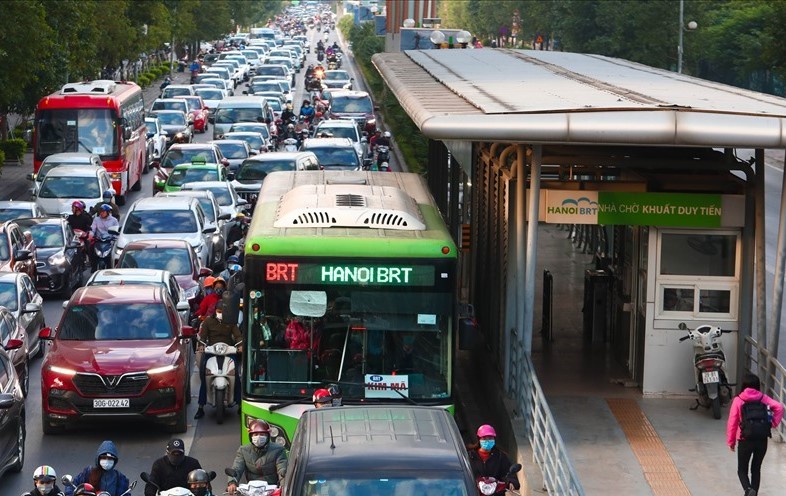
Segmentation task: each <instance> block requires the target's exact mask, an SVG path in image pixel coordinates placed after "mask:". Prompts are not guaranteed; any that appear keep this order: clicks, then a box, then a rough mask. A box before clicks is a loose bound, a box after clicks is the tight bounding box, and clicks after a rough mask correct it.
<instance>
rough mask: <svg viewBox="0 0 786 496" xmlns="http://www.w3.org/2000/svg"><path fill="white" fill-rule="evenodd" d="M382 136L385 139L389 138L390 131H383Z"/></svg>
mask: <svg viewBox="0 0 786 496" xmlns="http://www.w3.org/2000/svg"><path fill="white" fill-rule="evenodd" d="M382 136H384V137H386V138H390V131H385V134H383V135H382Z"/></svg>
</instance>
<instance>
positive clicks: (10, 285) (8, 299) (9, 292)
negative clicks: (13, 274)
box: [0, 282, 18, 312]
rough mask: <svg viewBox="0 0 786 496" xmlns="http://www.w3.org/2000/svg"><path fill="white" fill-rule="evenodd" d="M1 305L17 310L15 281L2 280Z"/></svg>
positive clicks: (0, 284)
mask: <svg viewBox="0 0 786 496" xmlns="http://www.w3.org/2000/svg"><path fill="white" fill-rule="evenodd" d="M0 306H3V307H6V308H7V309H9V310H11V311H12V312H15V311H16V310H17V308H18V307H17V304H16V283H15V282H0Z"/></svg>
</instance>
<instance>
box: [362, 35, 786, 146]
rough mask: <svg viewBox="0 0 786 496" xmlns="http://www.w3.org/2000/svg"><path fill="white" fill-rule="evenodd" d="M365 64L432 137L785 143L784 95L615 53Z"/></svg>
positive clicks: (389, 57)
mask: <svg viewBox="0 0 786 496" xmlns="http://www.w3.org/2000/svg"><path fill="white" fill-rule="evenodd" d="M372 60H373V63H374V65H375V66H376V67H377V69H378V70H379V72H380V74H381V75H382V77H383V78H384V79H385V82H386V83H387V84H388V86H389V87H390V88H391V90H392V91H393V93H394V94H395V95H396V97H397V98H398V99H399V101H400V103H401V105H402V106H403V108H404V109H405V110H406V112H407V113H408V114H409V116H410V117H411V118H412V120H413V121H414V122H415V124H416V125H417V126H418V127H419V128H420V129H421V131H422V132H423V134H425V135H426V136H427V137H429V138H432V139H435V140H469V141H502V142H524V143H541V144H550V143H553V144H594V145H598V144H603V145H613V144H619V145H642V146H700V147H707V146H709V147H724V148H784V147H786V99H784V98H780V97H776V96H772V95H767V94H763V93H757V92H754V91H749V90H744V89H741V88H735V87H733V86H727V85H724V84H720V83H714V82H711V81H706V80H703V79H697V78H694V77H690V76H686V75H683V74H677V73H675V72H669V71H666V70H662V69H656V68H653V67H648V66H645V65H641V64H637V63H634V62H629V61H626V60H622V59H615V58H610V57H604V56H600V55H590V54H577V53H567V52H551V51H535V50H511V49H480V50H473V49H464V50H461V49H455V50H410V51H406V52H401V53H380V54H376V55H374V57H373V59H372Z"/></svg>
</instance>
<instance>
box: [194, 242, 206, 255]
mask: <svg viewBox="0 0 786 496" xmlns="http://www.w3.org/2000/svg"><path fill="white" fill-rule="evenodd" d="M203 251H205V245H202V244H201V245H199V246H197V247H196V252H197V253H200V254H201V253H202V252H203Z"/></svg>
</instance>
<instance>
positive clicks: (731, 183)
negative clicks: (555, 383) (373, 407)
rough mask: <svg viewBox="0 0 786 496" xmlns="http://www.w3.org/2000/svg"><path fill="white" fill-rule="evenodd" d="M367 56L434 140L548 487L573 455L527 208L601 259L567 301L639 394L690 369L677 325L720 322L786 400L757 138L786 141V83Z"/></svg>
mask: <svg viewBox="0 0 786 496" xmlns="http://www.w3.org/2000/svg"><path fill="white" fill-rule="evenodd" d="M372 60H373V63H374V65H375V66H376V68H377V70H378V71H379V72H380V74H381V75H382V77H383V78H384V80H385V82H386V84H387V86H388V87H389V88H390V90H391V91H392V92H393V93H394V94H395V95H396V97H397V98H398V100H399V102H400V104H401V105H402V107H403V108H404V109H405V110H406V112H407V113H408V115H409V116H410V117H411V118H412V120H413V122H414V123H415V124H416V125H417V126H418V127H419V128H420V130H421V132H422V133H423V134H424V135H425V136H426V137H427V138H428V139H429V140H430V141H429V163H428V164H427V175H428V182H429V185H430V187H431V189H432V193H433V194H434V196H435V197H436V199H437V202H438V203H439V205H440V208H441V209H442V212H443V215H444V216H445V217H446V220H447V221H448V224H449V226H450V227H451V229H452V231H453V232H454V234H455V236H456V238H457V239H461V235H462V233H464V234H465V235H467V236H466V237H467V239H466V240H465V242H464V247H465V249H466V250H465V252H464V259H463V260H462V270H463V282H464V286H463V287H462V296H463V299H464V302H465V303H470V304H472V305H473V306H474V309H475V314H476V317H477V319H478V321H479V323H480V328H481V329H482V333H483V338H484V341H485V343H486V345H487V346H488V347H489V348H490V349H491V352H492V353H493V354H494V356H495V358H496V360H495V362H496V363H498V364H499V370H498V371H497V372H498V374H497V379H498V381H499V383H501V384H502V389H503V390H504V392H505V393H506V394H507V396H508V397H509V398H511V401H512V406H510V405H507V406H508V408H509V410H511V418H514V417H516V418H520V419H521V420H522V421H523V423H524V425H525V429H526V433H527V437H528V441H529V443H530V445H531V447H532V451H533V456H534V458H535V461H536V462H538V464H539V465H540V467H541V470H542V471H543V472H544V480H545V482H544V486H546V488H547V489H549V491H556V494H570V493H576V491H575V486H573V483H572V482H571V475H570V471H571V470H570V462H569V460H567V458H562V456H563V454H561V453H559V450H558V449H557V450H556V451H555V450H553V449H550V448H549V446H552V445H554V443H555V440H556V444H557V445H558V444H559V434H558V433H550V429H551V426H550V425H553V422H550V421H549V416H550V413H549V410H548V406H547V405H545V404H544V402H545V399H544V398H543V397H542V394H541V393H542V392H539V391H540V388H539V385H538V379H537V377H536V376H535V372H534V369H533V367H532V363H531V360H530V356H531V351H532V342H533V327H534V318H535V314H536V310H535V301H536V298H535V296H536V295H535V288H536V278H539V277H540V274H536V260H537V257H538V253H537V246H538V227H539V225H544V224H559V225H562V226H571V227H570V228H571V229H577V230H578V229H580V230H581V232H583V233H586V236H587V239H589V240H590V242H589V244H590V249H591V250H592V253H593V254H594V255H595V256H594V260H595V263H596V269H597V270H596V271H594V272H593V274H592V275H590V276H588V278H587V279H586V284H587V285H588V286H587V288H585V290H586V292H585V299H584V301H576V302H575V312H584V319H585V328H584V333H585V337H586V338H587V340H588V342H589V343H604V344H606V345H607V346H608V350H609V353H611V354H613V359H614V360H616V361H618V362H619V363H620V364H622V365H623V366H624V367H625V370H626V372H627V374H628V376H629V378H630V380H631V381H633V382H634V383H636V384H638V387H639V388H640V390H641V393H642V395H644V396H653V397H668V396H671V395H675V396H676V395H684V394H685V392H686V391H687V390H688V389H689V388H690V387H692V382H693V370H692V361H691V357H692V353H693V350H692V348H691V347H690V346H682V345H680V343H679V338H680V337H682V336H683V335H684V331H681V330H680V329H679V327H678V326H679V324H680V323H685V324H686V325H687V326H688V327H689V328H691V329H692V328H695V327H697V326H699V325H702V324H711V325H717V326H719V327H721V328H723V329H724V330H729V331H732V332H730V333H728V334H724V336H723V338H722V339H723V346H724V349H725V351H726V355H727V372H728V375H729V381H730V382H737V380H736V379H737V378H739V377H740V376H741V375H742V373H743V372H745V371H752V372H754V373H757V374H758V375H759V376H760V377H762V379H763V382H765V383H766V384H767V385H768V388H769V391H768V392H769V393H770V394H772V395H774V396H776V397H779V398H780V399H781V401H783V399H784V397H783V396H784V391H783V383H784V377H783V367H782V366H781V365H780V363H779V362H778V360H777V359H778V356H777V349H778V346H779V329H780V309H781V306H782V298H783V278H784V271H785V269H786V266H785V265H784V254H786V242H785V239H786V217H785V216H784V213H786V203H784V202H783V201H782V203H781V209H780V219H779V225H778V232H777V251H776V257H777V258H776V264H775V273H774V284H773V285H772V287H771V288H770V291H769V292H768V290H767V284H766V282H767V274H766V267H765V246H766V243H765V222H764V205H765V198H764V191H765V188H764V184H765V182H764V152H765V150H766V149H783V148H786V99H783V98H779V97H775V96H771V95H765V94H761V93H756V92H752V91H747V90H744V89H740V88H734V87H731V86H726V85H722V84H718V83H713V82H710V81H705V80H701V79H697V78H692V77H690V76H686V75H683V74H677V73H673V72H668V71H665V70H661V69H656V68H652V67H648V66H644V65H641V64H637V63H633V62H629V61H625V60H620V59H614V58H609V57H604V56H599V55H590V54H575V53H565V52H551V51H531V50H512V49H479V50H477V49H445V50H423V51H405V52H401V53H383V54H377V55H375V56H374V57H373V59H372ZM784 186H786V184H785V185H784ZM596 276H597V277H596ZM587 294H589V295H590V296H589V298H587V297H586V295H587ZM767 309H770V311H769V314H768V310H767ZM588 314H589V315H590V316H589V322H587V320H588ZM780 434H781V435H782V434H783V432H780ZM546 472H548V474H546ZM578 492H579V493H580V491H578Z"/></svg>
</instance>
